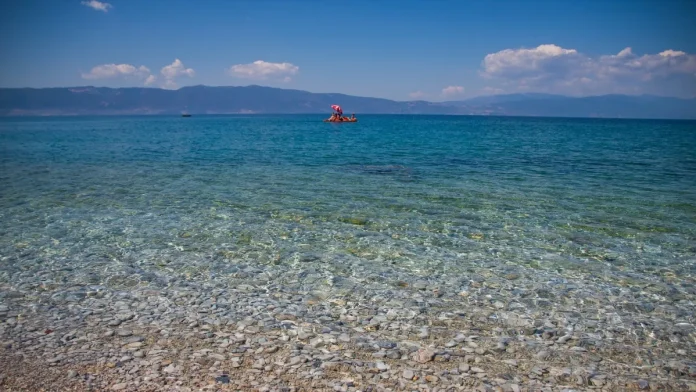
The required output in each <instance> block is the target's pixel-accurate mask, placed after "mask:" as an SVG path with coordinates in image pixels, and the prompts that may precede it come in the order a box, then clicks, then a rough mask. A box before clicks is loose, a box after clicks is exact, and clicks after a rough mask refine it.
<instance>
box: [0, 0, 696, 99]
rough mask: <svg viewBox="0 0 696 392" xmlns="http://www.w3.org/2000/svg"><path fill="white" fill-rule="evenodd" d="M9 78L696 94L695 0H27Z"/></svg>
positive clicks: (16, 12) (10, 5)
mask: <svg viewBox="0 0 696 392" xmlns="http://www.w3.org/2000/svg"><path fill="white" fill-rule="evenodd" d="M0 11H1V12H0V37H2V38H0V50H1V51H2V52H1V53H3V56H2V58H1V59H0V86H2V87H62V86H79V85H94V86H110V87H123V86H144V85H148V86H151V87H163V88H178V87H181V86H186V85H197V84H205V85H213V86H217V85H249V84H259V85H266V86H274V87H283V88H295V89H301V90H308V91H313V92H340V93H346V94H353V95H361V96H374V97H384V98H390V99H397V100H409V99H416V98H418V99H427V100H433V101H440V100H449V99H460V98H465V97H470V96H477V95H485V94H493V93H513V92H548V93H560V94H568V95H595V94H606V93H628V94H644V93H648V94H658V95H670V96H689V97H693V96H696V39H694V37H696V31H695V30H696V28H694V26H693V20H692V18H693V16H694V15H696V1H690V0H687V1H682V0H667V1H647V0H643V1H641V0H631V1H629V0H625V1H624V0H616V1H611V0H605V1H602V0H584V1H582V0H575V1H562V0H557V1H522V0H518V1H513V0H507V1H496V0H479V1H465V0H459V1H456V0H452V1H444V0H419V1H409V0H402V1H393V0H380V1H375V0H371V1H365V0H357V1H352V2H329V1H310V0H296V1H294V0H238V1H235V0H205V1H183V0H169V1H159V0H148V1H142V0H107V1H103V2H100V1H96V0H89V1H81V0H51V1H45V0H23V1H16V2H9V1H8V2H4V3H3V5H2V8H1V9H0Z"/></svg>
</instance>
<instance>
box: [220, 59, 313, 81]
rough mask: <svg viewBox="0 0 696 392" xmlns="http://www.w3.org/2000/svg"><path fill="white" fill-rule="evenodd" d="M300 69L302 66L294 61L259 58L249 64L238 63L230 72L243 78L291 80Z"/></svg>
mask: <svg viewBox="0 0 696 392" xmlns="http://www.w3.org/2000/svg"><path fill="white" fill-rule="evenodd" d="M299 71H300V67H298V66H296V65H294V64H292V63H269V62H266V61H263V60H257V61H254V62H253V63H249V64H237V65H233V66H231V67H230V68H229V69H228V73H229V74H230V75H232V76H236V77H238V78H243V79H259V80H266V79H269V78H270V79H281V80H283V81H284V82H289V81H290V80H291V76H292V75H296V74H297V73H298V72H299Z"/></svg>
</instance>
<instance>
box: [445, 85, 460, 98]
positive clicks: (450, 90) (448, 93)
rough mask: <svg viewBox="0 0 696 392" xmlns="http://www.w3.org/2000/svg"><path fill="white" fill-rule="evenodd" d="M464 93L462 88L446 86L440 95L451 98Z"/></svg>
mask: <svg viewBox="0 0 696 392" xmlns="http://www.w3.org/2000/svg"><path fill="white" fill-rule="evenodd" d="M463 92H464V87H462V86H447V87H445V88H443V89H442V95H443V96H445V97H453V96H455V95H459V94H461V93H463Z"/></svg>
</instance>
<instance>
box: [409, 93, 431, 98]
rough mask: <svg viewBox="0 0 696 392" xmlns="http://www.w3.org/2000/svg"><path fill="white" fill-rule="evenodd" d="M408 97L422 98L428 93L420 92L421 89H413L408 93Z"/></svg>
mask: <svg viewBox="0 0 696 392" xmlns="http://www.w3.org/2000/svg"><path fill="white" fill-rule="evenodd" d="M408 96H409V98H411V99H423V98H425V97H427V96H428V94H426V93H424V92H422V91H414V92H412V93H410V94H408Z"/></svg>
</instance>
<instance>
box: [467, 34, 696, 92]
mask: <svg viewBox="0 0 696 392" xmlns="http://www.w3.org/2000/svg"><path fill="white" fill-rule="evenodd" d="M482 68H483V69H482V72H481V75H482V76H483V77H484V78H486V79H491V80H497V81H500V82H501V83H502V85H503V86H504V87H506V90H510V89H513V90H515V89H517V90H535V91H546V92H555V93H566V94H575V95H584V94H605V93H662V94H670V93H671V94H679V92H680V91H681V92H684V93H688V91H689V89H691V92H692V94H693V92H694V91H696V90H693V89H692V88H693V87H696V55H692V54H687V53H685V52H682V51H677V50H672V49H669V50H665V51H663V52H661V53H658V54H645V55H642V56H641V55H637V54H635V53H633V50H632V49H631V48H625V49H623V50H621V51H620V52H619V53H617V54H615V55H604V56H598V57H592V56H588V55H585V54H582V53H580V52H578V51H577V50H575V49H566V48H562V47H560V46H557V45H552V44H550V45H540V46H538V47H536V48H531V49H525V48H523V49H505V50H502V51H500V52H496V53H491V54H489V55H487V56H486V57H485V58H484V60H483V62H482Z"/></svg>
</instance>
